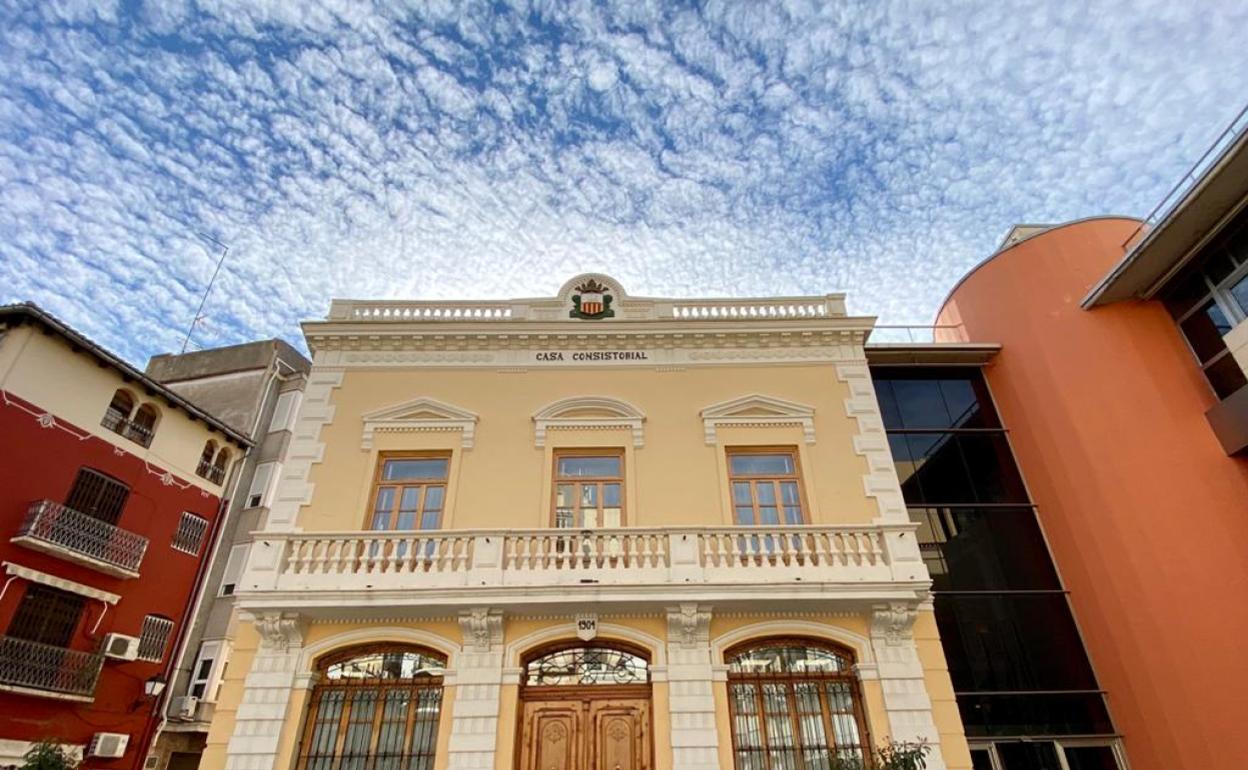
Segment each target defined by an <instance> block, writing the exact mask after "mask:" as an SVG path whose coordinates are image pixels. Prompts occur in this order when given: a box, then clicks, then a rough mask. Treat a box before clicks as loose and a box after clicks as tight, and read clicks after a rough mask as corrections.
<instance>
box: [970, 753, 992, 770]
mask: <svg viewBox="0 0 1248 770" xmlns="http://www.w3.org/2000/svg"><path fill="white" fill-rule="evenodd" d="M971 768H972V770H996V768H994V767H993V766H992V755H991V754H989V753H988V749H971Z"/></svg>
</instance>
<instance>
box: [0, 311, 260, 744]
mask: <svg viewBox="0 0 1248 770" xmlns="http://www.w3.org/2000/svg"><path fill="white" fill-rule="evenodd" d="M0 435H3V436H4V437H5V441H4V446H3V449H0V458H2V462H0V564H2V565H3V575H2V576H0V577H2V579H3V580H2V582H0V766H6V765H12V764H20V763H21V761H22V759H21V758H22V755H23V754H24V753H25V751H26V750H27V749H29V748H30V746H31V745H32V744H33V743H35V742H40V741H52V742H55V743H59V744H62V745H63V746H64V747H65V748H66V749H67V750H69V751H70V752H71V753H73V754H77V755H80V756H81V755H84V754H85V756H86V766H88V767H98V768H137V767H139V766H140V765H141V763H142V757H143V756H144V753H145V748H146V744H147V742H148V741H149V740H150V738H151V734H152V729H153V728H154V724H155V719H154V716H155V714H154V712H155V706H156V704H157V703H158V701H159V696H160V694H161V692H160V691H161V689H162V688H163V686H164V684H165V682H166V681H167V680H168V678H169V676H170V671H171V668H172V664H173V658H174V657H175V653H176V650H177V649H178V646H179V645H178V642H179V639H180V638H181V637H182V635H183V633H184V631H185V628H186V617H187V613H188V610H189V606H188V605H189V602H188V599H189V597H191V596H192V595H193V593H194V588H195V586H196V585H197V584H198V582H199V581H200V580H201V578H202V574H203V570H204V567H205V564H206V562H207V559H208V555H209V554H210V553H211V551H212V545H213V541H214V539H215V537H216V533H217V527H218V523H219V521H220V501H221V498H222V496H223V490H224V486H223V485H224V481H225V479H226V477H227V474H228V472H229V467H230V466H231V465H232V464H233V462H234V461H235V460H237V458H238V457H240V456H241V455H242V454H243V453H244V452H245V451H246V450H247V448H248V447H249V442H248V441H247V439H246V437H245V436H243V435H242V434H241V433H239V432H238V431H235V430H234V429H233V428H231V427H230V426H228V425H226V424H225V423H223V422H221V421H219V420H217V419H216V418H214V417H212V416H210V415H209V414H208V413H207V412H205V411H203V410H202V409H200V408H199V407H198V406H196V405H195V404H193V403H192V402H190V401H188V400H186V399H184V398H182V397H181V396H179V395H178V394H176V393H174V392H173V391H171V390H168V389H167V388H164V387H162V386H161V385H160V384H159V383H157V382H155V381H154V380H152V379H151V378H148V377H145V376H144V375H143V374H141V373H140V372H138V371H137V370H134V369H133V368H131V367H129V366H128V365H127V364H125V363H124V362H122V361H120V360H119V359H117V358H116V357H115V356H113V355H111V354H110V353H108V352H107V351H105V350H103V349H101V348H99V347H98V346H96V345H94V344H93V343H92V342H91V341H90V340H87V339H86V338H84V337H82V336H81V335H79V334H78V333H77V332H75V331H73V330H72V329H70V328H68V327H67V326H65V325H64V324H62V323H61V322H59V321H58V320H56V319H55V318H53V317H52V316H50V315H48V314H47V313H45V312H44V311H42V310H40V309H39V308H37V307H35V306H33V305H11V306H6V307H3V308H0ZM209 446H211V447H212V452H211V456H209V454H208V453H207V452H206V451H205V450H206V448H207V447H209Z"/></svg>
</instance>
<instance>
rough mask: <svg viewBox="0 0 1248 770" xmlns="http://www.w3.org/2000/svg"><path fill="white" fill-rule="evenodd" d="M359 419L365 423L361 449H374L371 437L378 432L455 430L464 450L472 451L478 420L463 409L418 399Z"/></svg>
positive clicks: (385, 408) (431, 400)
mask: <svg viewBox="0 0 1248 770" xmlns="http://www.w3.org/2000/svg"><path fill="white" fill-rule="evenodd" d="M361 419H362V420H363V421H364V435H363V438H362V440H361V442H360V448H361V449H372V448H373V434H375V433H377V432H386V433H399V432H408V431H456V430H457V431H460V432H461V433H462V434H463V438H462V446H463V448H464V449H472V442H473V438H474V436H475V433H476V427H477V420H478V417H477V414H476V413H475V412H470V411H468V410H467V409H464V408H462V407H458V406H455V405H453V404H448V403H446V402H444V401H438V400H437V399H434V398H429V397H428V396H421V397H420V398H414V399H412V400H410V401H404V402H403V403H401V404H394V405H392V406H387V407H383V408H381V409H376V410H374V411H371V412H368V413H366V414H364V415H362V416H361Z"/></svg>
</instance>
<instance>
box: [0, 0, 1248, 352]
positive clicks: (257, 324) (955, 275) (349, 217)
mask: <svg viewBox="0 0 1248 770" xmlns="http://www.w3.org/2000/svg"><path fill="white" fill-rule="evenodd" d="M1246 28H1248V3H1244V2H1242V1H1236V2H1231V1H1230V0H1221V1H1219V0H1197V1H1195V2H1174V1H1173V0H1160V1H1156V2H1153V1H1152V0H1135V1H1134V2H1095V3H1088V2H1069V1H1063V2H1043V1H1040V2H1035V1H1033V2H1026V3H1017V4H1015V3H1010V2H1003V1H1002V0H989V1H988V2H957V3H946V2H886V1H884V0H866V1H865V2H859V1H858V0H845V1H844V2H764V1H763V0H746V2H739V3H738V2H702V3H689V2H680V3H677V2H671V3H661V2H644V1H642V0H637V1H635V2H620V3H579V2H578V3H573V2H542V1H540V0H534V1H533V2H524V1H522V0H516V1H514V2H512V1H510V0H498V1H497V2H489V3H469V2H462V3H461V2H441V3H435V2H430V3H425V4H412V5H399V4H397V3H370V2H366V1H365V0H336V1H334V2H320V3H313V2H303V1H302V0H286V1H284V2H278V1H276V0H194V1H192V0H182V1H179V0H168V1H167V2H140V1H138V0H128V1H126V2H114V3H110V2H107V0H89V1H86V0H30V1H29V2H18V0H0V302H13V301H25V300H31V301H35V302H37V303H39V304H40V305H42V306H43V307H44V308H46V309H48V310H49V311H51V312H53V313H55V314H56V315H58V316H60V317H61V318H62V319H64V320H65V321H67V322H69V323H70V324H71V325H73V326H75V327H77V328H78V329H80V330H81V331H83V332H85V333H86V334H88V335H89V336H91V337H92V338H94V339H95V340H96V341H98V342H100V343H102V344H104V345H106V346H107V347H109V348H111V349H113V350H115V351H116V352H118V353H119V354H121V355H123V356H124V357H126V358H127V359H129V360H130V361H132V362H134V363H137V364H139V365H142V364H143V362H144V361H145V360H146V358H147V357H148V356H149V355H152V354H155V353H159V352H165V351H171V350H173V351H176V350H178V349H180V348H181V346H182V343H183V338H184V336H185V335H186V332H187V329H188V328H189V327H190V325H191V322H192V320H193V319H194V318H195V316H196V309H197V307H198V306H199V303H200V300H201V298H202V296H203V293H204V290H205V287H206V286H207V284H208V282H209V279H210V278H211V276H212V274H213V270H214V267H215V266H216V262H217V257H218V256H219V255H220V251H221V247H220V246H219V245H218V244H226V245H228V247H229V251H228V254H227V257H226V260H225V263H224V265H223V267H222V269H221V272H220V275H219V276H218V277H217V280H216V283H215V286H214V288H213V291H212V293H211V295H210V296H209V297H208V300H207V303H206V305H205V308H204V313H203V318H202V320H201V321H200V322H199V323H197V324H196V325H195V327H194V333H193V335H192V343H191V347H192V348H196V347H209V346H215V345H222V344H232V343H236V342H242V341H246V340H249V339H255V338H261V337H273V336H277V337H282V338H285V339H287V340H289V341H291V342H295V343H296V344H300V332H299V327H298V322H299V321H300V320H304V319H310V318H320V317H323V316H324V315H325V313H326V312H327V310H328V306H329V300H330V299H331V298H333V297H353V298H366V299H372V298H404V299H450V298H500V297H526V296H551V295H553V294H554V293H555V292H556V290H557V289H558V288H559V286H560V284H562V283H563V281H564V280H565V279H567V278H569V277H571V276H572V275H574V274H577V273H580V272H589V271H598V272H604V273H607V274H609V275H612V276H614V277H616V278H617V279H619V280H620V282H621V283H622V284H623V287H624V289H625V290H626V291H627V292H629V293H630V294H635V295H648V296H766V295H773V294H822V293H826V292H834V291H844V292H847V294H848V301H849V309H850V311H851V312H854V313H861V314H869V315H878V316H879V317H880V322H881V323H891V324H907V323H913V324H923V323H930V322H931V320H932V318H933V316H934V314H935V312H936V310H937V308H938V306H939V304H940V302H941V301H942V300H943V298H944V297H945V295H946V294H947V292H948V291H949V290H950V289H951V288H952V287H953V285H954V283H955V282H956V281H957V280H958V279H959V278H960V277H961V276H962V275H963V274H964V273H965V272H966V271H967V270H969V269H970V268H971V267H973V266H974V265H975V264H977V263H978V262H979V261H981V260H982V259H984V258H985V257H987V256H988V255H989V254H991V253H992V252H993V251H994V250H995V248H996V246H997V244H998V243H999V242H1000V240H1001V238H1002V237H1003V236H1004V234H1005V233H1006V231H1007V230H1008V229H1009V227H1010V226H1011V225H1012V224H1014V223H1016V222H1060V221H1066V220H1070V219H1075V218H1079V217H1085V216H1092V215H1099V214H1129V215H1137V216H1141V215H1144V214H1146V213H1147V212H1148V211H1149V210H1150V209H1152V208H1153V206H1154V205H1155V204H1156V203H1157V202H1158V201H1160V199H1161V198H1162V196H1163V195H1164V194H1165V193H1166V191H1167V190H1168V189H1169V188H1170V186H1171V185H1173V184H1174V183H1175V182H1176V181H1178V179H1179V178H1180V177H1181V176H1182V175H1183V174H1184V173H1185V171H1186V170H1187V168H1188V167H1189V166H1190V165H1191V164H1192V163H1193V162H1194V161H1195V160H1196V159H1197V158H1198V157H1199V156H1200V154H1201V153H1202V152H1203V151H1204V150H1205V148H1206V147H1208V146H1209V144H1210V143H1211V142H1212V141H1213V139H1214V138H1215V137H1216V135H1217V134H1218V133H1219V132H1220V131H1221V130H1222V128H1223V127H1224V126H1225V125H1226V124H1227V123H1228V122H1229V121H1230V120H1231V118H1232V117H1233V116H1234V115H1235V113H1237V112H1238V110H1239V109H1240V107H1242V106H1243V102H1244V101H1245V100H1248V87H1246V86H1248V82H1246V81H1248V45H1245V39H1244V32H1243V30H1244V29H1246Z"/></svg>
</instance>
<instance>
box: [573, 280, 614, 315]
mask: <svg viewBox="0 0 1248 770" xmlns="http://www.w3.org/2000/svg"><path fill="white" fill-rule="evenodd" d="M573 290H574V291H576V292H577V293H576V294H573V295H572V309H571V310H570V311H568V317H569V318H580V319H582V320H585V321H597V320H599V319H601V318H614V317H615V311H614V310H612V309H611V300H613V299H615V298H614V297H612V296H611V295H610V294H609V293H608V292H610V291H611V290H610V289H608V288H607V285H606V284H604V283H601V282H599V281H596V280H594V279H593V278H590V279H589V280H588V281H586V282H585V283H582V284H581V285H580V286H576V287H573Z"/></svg>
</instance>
